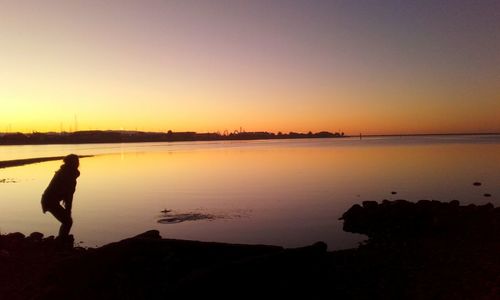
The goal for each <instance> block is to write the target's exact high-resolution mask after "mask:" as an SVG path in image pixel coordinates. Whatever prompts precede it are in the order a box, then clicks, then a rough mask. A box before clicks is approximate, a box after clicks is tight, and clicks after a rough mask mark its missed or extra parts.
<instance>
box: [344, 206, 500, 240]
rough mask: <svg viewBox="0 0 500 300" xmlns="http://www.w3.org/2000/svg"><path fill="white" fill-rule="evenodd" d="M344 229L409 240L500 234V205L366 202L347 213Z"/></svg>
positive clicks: (372, 235)
mask: <svg viewBox="0 0 500 300" xmlns="http://www.w3.org/2000/svg"><path fill="white" fill-rule="evenodd" d="M341 219H342V220H344V231H347V232H353V233H361V234H365V235H367V236H368V237H370V238H375V239H384V238H385V239H393V240H394V239H408V238H411V237H416V236H427V237H429V236H446V238H450V237H451V236H457V235H459V236H461V237H465V236H468V237H474V238H479V237H486V238H494V237H498V236H500V207H497V208H494V206H493V205H492V204H491V203H488V204H484V205H475V204H470V205H467V206H461V205H460V203H459V201H457V200H453V201H450V202H440V201H435V200H432V201H430V200H420V201H418V202H416V203H413V202H409V201H406V200H396V201H387V200H384V201H382V203H380V204H379V203H377V202H376V201H364V202H363V203H362V205H359V204H356V205H354V206H352V207H351V208H350V209H349V210H348V211H347V212H345V213H344V214H343V216H342V218H341Z"/></svg>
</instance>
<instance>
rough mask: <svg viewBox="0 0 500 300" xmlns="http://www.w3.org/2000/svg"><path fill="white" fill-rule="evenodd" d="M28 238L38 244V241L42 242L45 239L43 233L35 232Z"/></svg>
mask: <svg viewBox="0 0 500 300" xmlns="http://www.w3.org/2000/svg"><path fill="white" fill-rule="evenodd" d="M28 238H29V239H30V240H33V241H37V242H38V241H41V240H42V239H43V233H41V232H37V231H35V232H32V233H31V234H30V235H29V236H28Z"/></svg>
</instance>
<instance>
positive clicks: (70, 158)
mask: <svg viewBox="0 0 500 300" xmlns="http://www.w3.org/2000/svg"><path fill="white" fill-rule="evenodd" d="M63 161H64V164H65V165H66V166H68V167H71V168H75V169H76V168H78V166H79V165H80V160H79V159H78V155H76V154H70V155H67V156H66V157H65V158H64V160H63Z"/></svg>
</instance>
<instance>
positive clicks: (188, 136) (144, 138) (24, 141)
mask: <svg viewBox="0 0 500 300" xmlns="http://www.w3.org/2000/svg"><path fill="white" fill-rule="evenodd" d="M480 135H486V136H496V135H500V132H484V133H409V134H363V133H360V134H358V135H345V134H344V133H343V132H341V133H339V132H335V133H331V132H328V131H321V132H317V133H312V132H309V133H297V132H290V133H284V134H282V133H281V132H280V133H278V134H275V133H270V132H266V131H264V132H234V133H230V134H220V133H196V132H171V131H169V132H167V133H163V132H142V131H115V130H107V131H77V132H72V133H68V132H62V133H54V132H48V133H38V132H35V133H30V134H24V133H19V132H18V133H4V134H0V146H13V145H15V146H22V145H57V144H61V145H68V144H75V145H78V144H120V143H154V142H203V141H252V140H290V139H322V138H358V137H359V138H371V137H425V136H430V137H432V136H480Z"/></svg>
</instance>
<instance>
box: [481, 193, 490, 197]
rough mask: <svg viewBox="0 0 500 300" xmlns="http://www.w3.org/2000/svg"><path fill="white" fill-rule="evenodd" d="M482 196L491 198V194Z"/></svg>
mask: <svg viewBox="0 0 500 300" xmlns="http://www.w3.org/2000/svg"><path fill="white" fill-rule="evenodd" d="M483 196H485V197H491V194H488V193H485V194H484V195H483Z"/></svg>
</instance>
